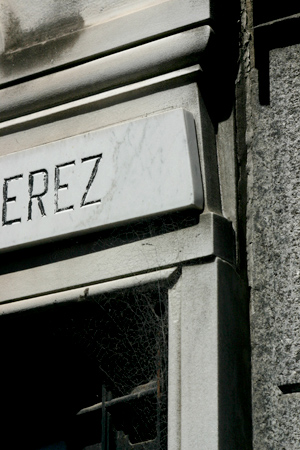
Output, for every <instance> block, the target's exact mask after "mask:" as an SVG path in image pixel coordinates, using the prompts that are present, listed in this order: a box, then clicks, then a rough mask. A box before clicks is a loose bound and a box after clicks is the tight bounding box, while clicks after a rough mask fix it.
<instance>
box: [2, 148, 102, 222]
mask: <svg viewBox="0 0 300 450" xmlns="http://www.w3.org/2000/svg"><path fill="white" fill-rule="evenodd" d="M101 159H102V153H101V154H97V155H92V156H88V157H85V158H81V159H78V160H76V161H75V160H73V161H66V162H64V163H62V164H56V165H54V167H53V168H52V173H53V176H52V180H51V178H50V169H49V168H47V169H45V168H44V167H42V168H40V169H38V170H32V171H29V172H27V173H22V174H17V175H14V176H11V177H8V178H4V179H3V186H2V191H3V201H2V226H7V225H12V224H17V223H22V221H27V222H29V221H34V220H36V219H38V218H47V217H49V216H50V215H51V214H53V211H54V214H58V213H63V212H65V211H70V212H72V211H73V210H74V209H75V208H77V209H78V208H83V207H86V206H90V205H94V204H97V203H101V198H99V194H97V195H96V198H95V192H94V193H93V195H92V198H91V199H90V200H89V194H90V191H91V190H92V188H93V186H94V183H95V180H96V177H97V176H99V175H98V172H99V170H98V169H99V164H100V161H101ZM88 162H91V163H92V164H90V165H88V164H86V163H88ZM81 166H82V167H83V166H84V169H85V179H86V180H87V181H85V184H84V186H85V188H84V187H81V188H80V189H81V190H79V188H78V177H80V176H81V173H80V168H81ZM91 166H92V167H91ZM74 168H75V169H76V170H74ZM87 171H89V172H88V175H89V176H88V178H87V176H86V173H87ZM26 186H27V188H26ZM71 186H72V187H73V189H74V188H76V189H75V190H74V192H73V191H72V188H71ZM24 188H25V189H27V192H28V196H27V197H24V195H22V193H23V190H24ZM50 196H51V197H52V200H51V202H52V205H53V207H52V208H49V197H50ZM25 198H26V204H25ZM68 198H69V200H68ZM47 204H48V208H47V207H46V205H47ZM24 209H26V211H27V212H26V216H25V217H24V214H23V216H22V211H24Z"/></svg>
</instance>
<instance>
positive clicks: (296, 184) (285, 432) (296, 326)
mask: <svg viewBox="0 0 300 450" xmlns="http://www.w3.org/2000/svg"><path fill="white" fill-rule="evenodd" d="M299 63H300V45H296V46H291V47H287V48H280V49H275V50H272V51H271V52H270V90H271V101H270V105H268V106H260V105H258V103H257V102H256V100H253V102H254V103H253V104H252V108H253V109H252V114H257V116H256V117H255V120H254V124H255V127H254V129H253V130H252V131H253V135H252V136H253V140H252V149H251V151H250V153H249V159H248V161H249V162H250V164H249V170H250V181H251V180H252V188H251V186H250V191H249V209H248V214H249V222H248V223H249V230H248V232H249V235H248V237H249V241H248V256H249V275H250V285H251V288H252V290H251V329H252V370H253V374H252V376H253V381H252V382H253V386H252V389H253V400H252V401H253V433H254V449H255V450H268V449H270V450H271V449H272V450H282V449H285V450H296V449H300V421H299V415H300V393H293V394H286V395H284V394H282V392H281V390H280V389H279V388H278V386H280V385H286V384H292V383H300V363H299V361H300V302H299V299H300V266H299V261H300V252H299V249H300V221H299V215H300V203H299V197H300V164H299V163H300V154H299V146H300V64H299ZM248 137H249V136H248Z"/></svg>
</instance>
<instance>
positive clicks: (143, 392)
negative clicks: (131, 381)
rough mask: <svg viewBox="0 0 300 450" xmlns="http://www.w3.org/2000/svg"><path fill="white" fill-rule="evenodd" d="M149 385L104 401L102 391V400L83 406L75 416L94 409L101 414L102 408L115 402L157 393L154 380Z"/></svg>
mask: <svg viewBox="0 0 300 450" xmlns="http://www.w3.org/2000/svg"><path fill="white" fill-rule="evenodd" d="M149 384H150V383H149ZM150 386H151V387H150V388H148V389H141V390H140V391H139V392H135V393H133V394H129V395H124V396H123V397H117V398H113V399H112V400H108V401H106V402H105V401H104V402H103V393H102V402H100V403H96V404H95V405H92V406H88V407H87V408H83V409H81V410H80V411H78V413H77V414H76V415H77V416H81V415H82V414H87V413H90V412H94V411H97V410H100V409H102V414H103V410H104V409H109V408H111V407H112V406H115V405H117V404H120V403H125V402H129V401H133V400H137V399H139V398H141V397H145V396H148V395H154V394H157V384H156V381H154V382H153V383H151V384H150ZM104 403H105V405H104V406H102V405H103V404H104Z"/></svg>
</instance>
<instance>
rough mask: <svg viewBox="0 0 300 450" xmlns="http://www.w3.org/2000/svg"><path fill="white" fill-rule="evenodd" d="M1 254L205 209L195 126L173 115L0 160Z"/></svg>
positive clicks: (180, 113) (182, 113) (180, 115)
mask: <svg viewBox="0 0 300 450" xmlns="http://www.w3.org/2000/svg"><path fill="white" fill-rule="evenodd" d="M0 181H1V184H2V189H1V195H2V198H1V205H2V225H1V236H0V249H1V251H7V250H9V249H13V248H18V247H21V246H25V245H29V244H37V243H40V242H46V241H49V240H53V239H57V238H62V237H69V236H72V235H75V234H80V233H86V232H90V231H95V230H98V229H101V228H107V227H109V226H115V225H119V224H124V223H127V222H129V221H133V220H136V219H139V218H145V217H150V216H154V215H158V214H162V213H167V212H173V211H178V210H183V209H186V208H191V207H192V208H199V209H202V208H203V192H202V182H201V175H200V166H199V156H198V149H197V141H196V134H195V128H194V120H193V117H192V115H191V114H190V113H188V112H186V111H184V110H181V109H178V110H173V111H170V112H166V113H163V114H157V115H154V116H150V117H147V118H143V119H138V120H135V121H132V122H126V123H124V124H120V125H117V126H113V127H109V128H105V129H100V130H97V131H91V132H88V133H85V134H82V135H78V136H74V137H71V138H67V139H63V140H60V141H55V142H51V143H49V144H46V145H41V146H39V147H35V148H31V149H28V150H24V151H22V152H19V153H13V154H10V155H6V156H3V157H1V158H0Z"/></svg>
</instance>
